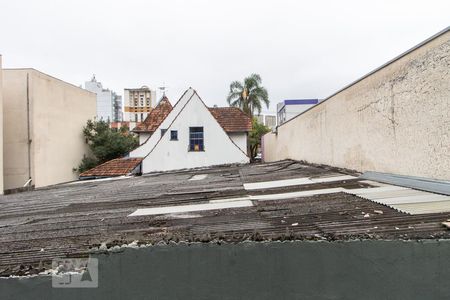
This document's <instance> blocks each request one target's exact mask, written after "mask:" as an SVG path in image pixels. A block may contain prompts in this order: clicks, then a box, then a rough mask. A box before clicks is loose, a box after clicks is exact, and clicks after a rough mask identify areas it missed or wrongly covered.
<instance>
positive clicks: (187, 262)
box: [0, 241, 450, 300]
mask: <svg viewBox="0 0 450 300" xmlns="http://www.w3.org/2000/svg"><path fill="white" fill-rule="evenodd" d="M97 257H98V258H99V287H98V288H96V289H54V288H52V287H51V277H42V276H40V277H33V278H8V279H1V280H0V292H1V295H0V298H1V299H33V300H38V299H196V300H198V299H358V300H359V299H395V300H397V299H408V300H410V299H450V284H449V279H450V241H426V242H402V241H352V242H285V243H253V242H251V243H250V242H249V243H241V244H234V245H215V244H194V245H190V246H188V245H173V246H172V245H171V246H156V247H148V248H141V249H127V250H125V251H124V252H121V253H115V254H110V255H99V256H97Z"/></svg>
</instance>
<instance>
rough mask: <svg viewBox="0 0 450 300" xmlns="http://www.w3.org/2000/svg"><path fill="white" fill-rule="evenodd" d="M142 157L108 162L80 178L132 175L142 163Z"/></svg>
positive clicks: (84, 173) (81, 175) (86, 172)
mask: <svg viewBox="0 0 450 300" xmlns="http://www.w3.org/2000/svg"><path fill="white" fill-rule="evenodd" d="M142 160H143V158H140V157H122V158H116V159H112V160H110V161H107V162H105V163H103V164H101V165H99V166H97V167H95V168H92V169H90V170H87V171H85V172H83V173H81V174H80V177H111V176H122V175H127V174H129V173H131V172H132V171H133V170H134V169H135V168H136V167H137V166H138V165H139V164H140V163H141V162H142Z"/></svg>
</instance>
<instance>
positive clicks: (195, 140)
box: [188, 126, 205, 152]
mask: <svg viewBox="0 0 450 300" xmlns="http://www.w3.org/2000/svg"><path fill="white" fill-rule="evenodd" d="M200 128H201V131H194V130H199V129H200ZM200 133H201V136H200ZM194 134H197V135H198V136H193V135H194ZM196 145H198V150H195V146H196ZM188 151H189V152H204V151H205V129H204V127H203V126H193V127H189V146H188Z"/></svg>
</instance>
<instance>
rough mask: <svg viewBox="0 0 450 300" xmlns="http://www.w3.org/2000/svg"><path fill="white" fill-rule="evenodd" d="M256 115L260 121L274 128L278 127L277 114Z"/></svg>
mask: <svg viewBox="0 0 450 300" xmlns="http://www.w3.org/2000/svg"><path fill="white" fill-rule="evenodd" d="M255 117H256V119H257V120H258V122H259V123H261V124H264V125H266V126H267V127H269V128H270V129H272V130H273V129H275V127H277V116H276V115H275V114H271V113H268V114H259V115H257V116H255Z"/></svg>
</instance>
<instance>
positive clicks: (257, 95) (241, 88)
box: [227, 74, 269, 116]
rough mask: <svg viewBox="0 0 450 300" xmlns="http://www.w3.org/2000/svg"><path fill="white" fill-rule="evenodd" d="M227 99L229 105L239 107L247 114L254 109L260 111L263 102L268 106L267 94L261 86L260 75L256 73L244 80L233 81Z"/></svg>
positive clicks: (251, 114) (251, 113)
mask: <svg viewBox="0 0 450 300" xmlns="http://www.w3.org/2000/svg"><path fill="white" fill-rule="evenodd" d="M227 101H228V104H230V106H236V107H239V108H240V109H242V110H243V111H244V112H245V113H246V114H248V115H249V116H253V114H254V112H255V111H257V112H258V114H259V113H261V108H262V104H263V103H264V104H265V105H266V107H267V108H269V95H268V93H267V90H266V89H265V88H264V87H262V86H261V76H259V75H258V74H252V75H250V76H249V77H247V78H245V79H244V82H239V81H233V82H232V83H231V84H230V93H229V94H228V97H227Z"/></svg>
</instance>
